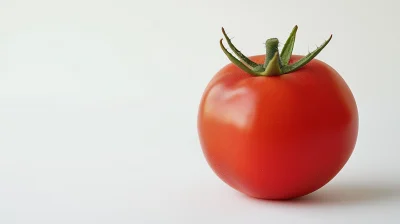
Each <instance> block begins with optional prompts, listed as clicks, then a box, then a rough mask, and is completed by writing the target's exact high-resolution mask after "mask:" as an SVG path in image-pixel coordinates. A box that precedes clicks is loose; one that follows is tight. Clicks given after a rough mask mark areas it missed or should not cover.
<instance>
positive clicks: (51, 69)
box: [0, 0, 400, 224]
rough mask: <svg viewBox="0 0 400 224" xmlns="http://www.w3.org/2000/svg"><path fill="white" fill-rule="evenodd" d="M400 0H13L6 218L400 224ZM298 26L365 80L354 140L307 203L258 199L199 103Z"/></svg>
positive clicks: (0, 179)
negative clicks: (202, 127) (232, 168)
mask: <svg viewBox="0 0 400 224" xmlns="http://www.w3.org/2000/svg"><path fill="white" fill-rule="evenodd" d="M399 6H400V5H399V3H398V1H395V0H392V1H390V0H387V1H361V0H360V1H356V0H354V1H345V0H340V1H326V2H322V1H318V0H314V1H311V0H303V1H295V0H287V1H274V2H273V1H261V0H259V1H239V0H230V1H225V0H224V1H223V0H219V1H211V0H207V1H183V0H164V1H161V0H158V1H137V0H134V1H131V0H130V1H128V0H125V1H123V0H102V1H95V0H71V1H51V0H47V1H46V0H36V1H29V0H19V1H18V0H2V1H1V2H0V223H1V224H14V223H15V224H22V223H29V224H36V223H38V224H39V223H40V224H47V223H52V224H53V223H57V224H62V223H76V224H78V223H82V224H90V223H96V224H102V223H118V224H123V223H251V224H256V223H307V224H311V223H400V214H399V213H398V211H399V209H400V163H399V162H398V158H399V155H400V154H399V153H398V151H399V146H400V145H399V140H398V136H399V134H400V128H399V126H398V124H399V122H400V120H399V118H398V114H400V103H399V100H398V96H399V95H400V90H399V88H398V85H399V83H400V78H399V77H400V76H399V74H400V67H399V66H398V61H399V56H398V52H399V50H400V47H399V46H400V45H399V43H398V40H399V39H400V32H399V30H398V29H397V27H398V21H400V16H399V14H398V12H397V11H398V10H397V9H398V8H399ZM295 24H297V25H299V31H298V38H297V43H296V46H295V53H296V54H304V53H306V52H307V51H308V50H312V49H314V47H315V46H316V45H319V44H320V43H322V41H323V40H324V39H326V38H327V37H328V36H329V34H331V33H333V35H334V36H333V39H332V42H331V43H330V44H329V45H328V47H327V48H326V49H325V50H324V51H323V52H322V53H321V54H320V55H319V56H318V58H319V59H321V60H324V61H326V62H327V63H329V64H330V65H332V66H333V67H335V68H336V69H337V70H338V71H339V72H340V73H341V74H342V76H343V77H344V78H345V80H346V81H347V83H348V84H349V86H350V87H351V88H352V90H353V92H354V94H355V96H356V99H357V103H358V105H359V112H360V132H359V140H358V143H357V148H356V151H355V153H354V154H353V156H352V157H351V159H350V161H349V162H348V164H347V165H346V167H345V168H344V169H343V170H342V172H341V173H340V174H339V175H338V176H337V177H336V178H335V179H334V181H332V182H331V183H329V184H328V185H327V186H326V187H324V188H323V189H321V190H320V191H318V192H316V193H315V194H312V195H311V196H309V197H306V198H304V199H303V200H299V201H294V202H293V201H292V202H267V201H258V200H253V199H249V198H247V197H245V196H243V195H241V194H239V193H237V192H236V191H234V190H232V189H230V188H229V187H228V186H226V185H225V184H223V183H222V182H221V181H220V180H219V179H218V178H217V177H216V176H215V175H214V174H213V173H212V171H211V169H210V168H209V167H208V165H207V164H206V162H205V160H204V157H203V155H202V153H201V149H200V147H199V144H198V139H197V132H196V131H197V130H196V116H197V105H198V103H199V100H200V97H201V94H202V91H203V89H204V88H205V85H206V84H207V82H208V81H209V80H210V79H211V77H212V76H213V75H214V74H215V72H217V70H218V69H220V67H222V66H223V65H225V64H226V63H228V60H227V59H226V57H225V56H224V55H223V53H222V52H221V50H220V49H219V46H218V40H219V38H221V37H222V34H221V33H220V27H221V26H224V27H225V28H226V30H227V31H228V33H229V34H230V35H231V36H234V37H235V39H234V43H235V44H236V45H237V46H238V47H239V48H240V49H241V50H242V51H243V52H244V53H246V54H249V55H250V54H260V53H263V52H264V47H263V42H264V41H265V40H266V39H267V38H269V37H278V38H279V39H280V40H281V41H283V40H285V39H286V37H287V35H288V34H289V32H290V31H291V29H292V27H293V26H294V25H295Z"/></svg>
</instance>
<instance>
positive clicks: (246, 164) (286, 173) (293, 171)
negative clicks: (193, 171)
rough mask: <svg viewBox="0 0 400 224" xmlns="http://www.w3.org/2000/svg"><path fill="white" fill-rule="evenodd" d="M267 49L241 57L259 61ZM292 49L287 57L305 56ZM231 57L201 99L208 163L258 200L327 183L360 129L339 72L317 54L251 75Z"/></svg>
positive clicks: (296, 193)
mask: <svg viewBox="0 0 400 224" xmlns="http://www.w3.org/2000/svg"><path fill="white" fill-rule="evenodd" d="M295 29H296V30H297V26H296V27H295ZM224 34H225V33H224ZM294 34H295V31H294ZM291 36H293V33H292V34H291ZM289 39H290V38H289ZM293 40H294V39H293ZM228 41H229V39H228ZM221 46H223V45H221ZM267 48H268V46H267ZM236 50H237V49H235V51H236ZM268 50H269V52H271V49H267V54H266V55H256V56H252V57H249V58H246V60H247V59H248V60H251V61H253V62H254V63H256V64H258V65H260V64H261V63H262V62H263V61H265V60H266V58H268V57H269V55H268ZM320 50H321V49H320ZM289 51H290V55H289V57H288V55H285V57H286V59H285V60H286V62H284V64H287V65H293V64H295V62H296V61H299V60H300V59H301V58H304V57H303V56H299V55H292V54H291V50H289ZM284 53H285V52H283V53H282V54H284ZM239 55H240V52H239ZM242 56H243V57H245V56H244V55H240V57H242ZM282 57H283V55H282ZM271 58H272V57H271ZM235 63H236V61H233V63H231V64H228V65H226V66H225V67H223V68H222V69H221V70H220V71H219V72H218V73H217V74H216V75H215V76H214V77H213V78H212V80H211V81H210V83H209V84H208V86H207V87H206V89H205V91H204V94H203V96H202V99H201V102H200V106H199V113H198V134H199V139H200V143H201V147H202V149H203V153H204V156H205V158H206V160H207V162H208V164H209V165H210V166H211V168H212V170H213V171H214V172H215V173H216V174H217V176H219V178H220V179H222V180H223V181H224V182H225V183H227V184H228V185H229V186H231V187H232V188H234V189H236V190H238V191H240V192H242V193H244V194H246V195H249V196H251V197H255V198H261V199H290V198H296V197H300V196H304V195H306V194H309V193H311V192H314V191H316V190H317V189H319V188H321V187H322V186H324V185H325V184H327V183H328V182H329V181H330V180H332V179H333V178H334V177H335V176H336V175H337V174H338V173H339V171H340V170H341V169H342V168H343V166H344V165H345V164H346V162H347V161H348V159H349V157H350V156H351V154H352V152H353V149H354V147H355V144H356V140H357V134H358V111H357V106H356V102H355V99H354V97H353V94H352V92H351V90H350V89H349V87H348V86H347V84H346V83H345V81H344V80H343V78H342V77H341V76H340V75H339V74H338V73H337V72H336V71H335V70H334V69H333V68H332V67H330V66H329V65H327V64H326V63H324V62H322V61H319V60H317V59H312V60H310V61H309V62H308V63H307V64H306V65H303V66H302V67H301V68H298V69H297V70H294V71H291V72H289V73H286V74H278V75H276V74H275V75H254V74H250V73H249V72H246V71H244V70H243V69H241V68H240V67H239V66H237V65H236V64H235ZM267 67H268V66H267ZM254 70H257V69H254ZM281 70H282V69H281Z"/></svg>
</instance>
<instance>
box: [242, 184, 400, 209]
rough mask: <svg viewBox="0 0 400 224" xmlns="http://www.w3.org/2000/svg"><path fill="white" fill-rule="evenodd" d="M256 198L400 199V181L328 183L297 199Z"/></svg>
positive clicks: (304, 201)
mask: <svg viewBox="0 0 400 224" xmlns="http://www.w3.org/2000/svg"><path fill="white" fill-rule="evenodd" d="M246 197H247V196H246ZM255 200H257V201H260V202H263V203H271V204H274V203H276V204H281V205H283V204H284V205H301V206H313V205H319V206H320V205H326V206H329V205H332V206H333V205H352V204H365V203H370V202H376V201H385V200H400V183H376V182H375V183H365V184H360V183H357V184H340V183H337V184H331V185H327V186H325V187H323V188H321V189H320V190H318V191H316V192H314V193H311V194H309V195H306V196H303V197H300V198H296V199H291V200H262V199H255Z"/></svg>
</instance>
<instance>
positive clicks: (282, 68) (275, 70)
mask: <svg viewBox="0 0 400 224" xmlns="http://www.w3.org/2000/svg"><path fill="white" fill-rule="evenodd" d="M297 28H298V27H297V25H296V26H295V27H294V28H293V30H292V32H291V33H290V35H289V37H288V39H287V40H286V42H285V45H284V46H283V49H282V51H281V53H279V49H278V46H279V40H278V39H277V38H270V39H268V40H267V41H266V42H265V48H266V55H265V61H264V64H257V63H255V62H253V61H252V60H250V59H249V58H248V57H246V56H245V55H244V54H242V52H240V51H239V50H238V49H237V48H236V47H235V46H234V45H233V44H232V42H231V40H230V38H229V37H228V35H227V34H226V33H225V30H224V28H222V33H223V35H224V37H225V39H226V41H227V43H228V45H229V47H230V48H231V50H232V51H233V53H234V54H235V55H236V56H237V57H238V58H239V59H240V60H238V59H236V57H234V56H233V55H232V54H231V53H229V52H228V50H227V49H226V48H225V46H224V45H223V43H222V39H221V40H220V46H221V49H222V51H223V52H224V53H225V55H226V56H227V57H228V59H229V60H230V61H231V62H232V63H234V64H235V65H237V66H238V67H239V68H241V69H242V70H243V71H245V72H247V73H249V74H251V75H254V76H276V75H283V74H287V73H290V72H293V71H296V70H298V69H300V68H301V67H303V66H304V65H306V64H307V63H308V62H310V61H311V60H312V59H313V58H315V57H316V56H317V55H318V54H319V53H320V52H321V51H322V49H324V48H325V46H326V45H328V43H329V42H330V40H331V39H332V35H331V36H330V37H329V39H328V40H326V41H325V42H324V43H323V44H322V45H321V46H320V47H318V48H317V49H315V50H314V51H312V52H310V53H308V54H307V55H306V56H304V57H303V58H301V59H300V60H298V61H297V62H295V63H293V64H289V60H290V57H291V56H292V52H293V47H294V42H295V39H296V32H297Z"/></svg>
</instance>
